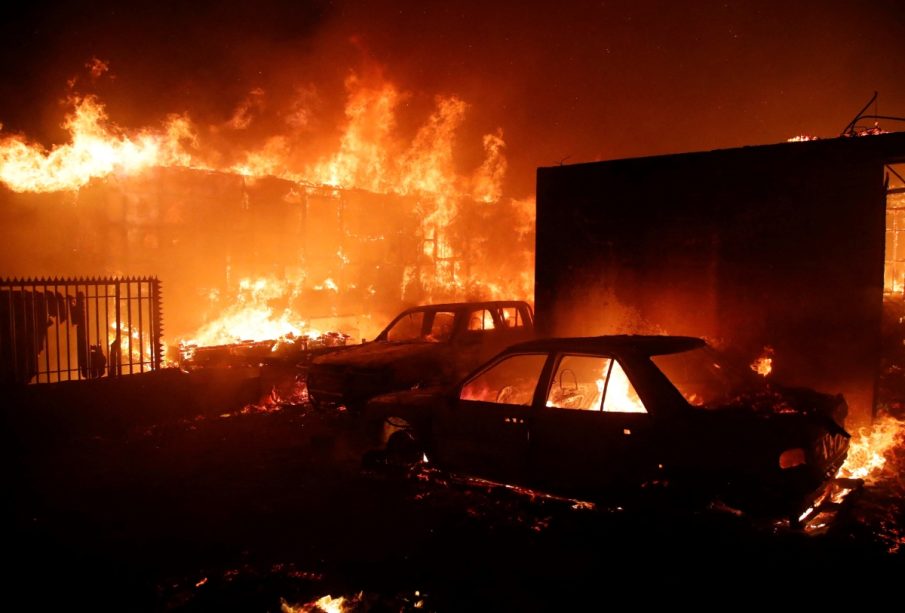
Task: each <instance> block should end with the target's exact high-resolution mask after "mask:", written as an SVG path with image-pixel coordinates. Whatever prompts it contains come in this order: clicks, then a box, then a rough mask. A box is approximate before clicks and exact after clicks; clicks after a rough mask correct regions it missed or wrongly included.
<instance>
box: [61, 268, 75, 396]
mask: <svg viewBox="0 0 905 613" xmlns="http://www.w3.org/2000/svg"><path fill="white" fill-rule="evenodd" d="M63 292H64V293H63V295H64V296H65V297H66V321H67V324H66V380H67V381H71V380H72V370H71V368H70V367H71V364H70V363H69V362H70V358H71V356H72V346H71V345H70V342H71V337H72V332H71V330H72V320H73V310H74V309H72V302H71V301H70V299H69V298H70V296H69V283H68V282H64V283H63Z"/></svg>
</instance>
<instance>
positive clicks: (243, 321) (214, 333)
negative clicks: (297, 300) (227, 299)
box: [184, 277, 317, 346]
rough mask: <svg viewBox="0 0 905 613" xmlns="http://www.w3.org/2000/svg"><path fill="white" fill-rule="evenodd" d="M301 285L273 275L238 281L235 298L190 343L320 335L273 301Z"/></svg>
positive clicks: (287, 294)
mask: <svg viewBox="0 0 905 613" xmlns="http://www.w3.org/2000/svg"><path fill="white" fill-rule="evenodd" d="M298 290H299V288H298V285H296V284H293V283H289V282H286V281H282V280H280V279H276V278H274V277H259V278H256V279H252V278H246V279H242V280H241V281H240V282H239V292H238V294H237V296H236V298H235V301H234V302H232V303H231V304H229V305H228V306H227V307H226V308H224V309H223V311H222V312H221V313H220V315H219V317H217V318H216V319H215V320H213V321H211V322H208V323H206V324H204V325H203V326H202V327H201V328H200V329H199V330H198V331H197V333H196V334H195V335H194V337H193V338H192V339H188V340H185V341H184V342H185V343H186V344H191V345H201V346H210V345H227V344H230V343H236V342H239V341H265V340H274V339H280V338H285V337H290V336H301V335H302V334H309V335H310V334H313V335H315V336H316V335H317V332H312V331H310V330H308V329H307V325H306V322H304V321H303V320H301V319H299V318H298V316H297V315H295V313H294V312H293V311H292V310H291V309H288V308H286V309H283V310H282V311H280V312H279V313H276V312H274V308H273V307H272V306H271V302H272V301H274V300H277V299H284V298H291V297H292V296H294V295H296V294H297V293H298Z"/></svg>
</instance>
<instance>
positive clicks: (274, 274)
mask: <svg viewBox="0 0 905 613" xmlns="http://www.w3.org/2000/svg"><path fill="white" fill-rule="evenodd" d="M96 63H97V61H95V64H92V66H95V65H96ZM100 65H101V66H105V65H104V64H103V63H100ZM346 86H347V96H348V98H347V101H346V113H345V122H346V123H345V125H344V126H343V127H342V131H341V133H340V135H339V142H338V144H336V143H335V147H334V148H333V149H331V150H329V151H327V152H324V151H319V152H317V153H311V152H309V155H308V159H307V161H299V160H298V157H299V156H298V154H297V152H296V153H295V154H293V153H292V152H290V150H291V149H292V144H291V143H288V139H287V137H286V136H279V137H273V138H271V139H270V140H269V141H268V143H267V145H265V146H263V147H261V148H259V149H254V150H246V149H241V148H240V149H235V150H234V149H229V147H227V149H228V150H227V151H225V152H224V151H223V150H222V146H223V145H222V143H219V144H218V145H217V146H215V145H214V144H212V141H214V140H215V138H214V136H215V135H217V134H220V132H222V131H223V130H227V129H228V130H233V131H235V130H239V129H241V128H242V127H243V126H245V125H246V124H247V123H249V122H250V121H251V118H250V113H252V110H250V107H249V105H252V103H253V102H254V101H256V100H258V101H259V100H260V99H261V97H262V96H263V95H264V94H263V92H261V91H256V92H252V94H250V95H249V100H250V101H251V102H248V101H246V102H248V104H245V105H244V106H241V108H239V109H237V111H236V114H235V115H234V116H233V117H232V118H230V120H229V122H227V124H228V126H226V127H224V126H213V127H211V126H208V127H207V128H205V127H202V126H198V125H195V124H193V123H192V122H191V120H190V119H189V118H188V117H187V116H173V117H170V119H169V120H168V122H167V123H166V125H164V126H162V127H160V128H156V129H150V128H149V129H145V130H138V131H131V132H130V131H127V130H124V129H121V128H119V127H118V126H116V125H115V124H113V123H112V122H111V121H109V119H108V118H107V116H106V113H105V109H104V106H103V104H102V103H101V102H100V101H99V100H98V99H96V98H93V97H91V96H78V95H73V96H72V97H71V99H70V100H69V103H70V104H71V107H70V112H69V114H68V115H67V117H66V119H65V122H64V125H63V127H64V129H65V130H66V131H67V132H68V135H69V141H68V142H67V143H64V144H61V145H57V146H55V147H52V148H50V149H46V148H44V147H42V146H41V145H38V144H35V143H32V142H30V141H28V139H27V138H26V137H24V136H19V135H7V136H5V137H4V138H3V139H2V140H0V180H2V182H3V183H4V187H3V188H2V194H0V201H2V206H0V217H2V222H3V223H2V224H0V227H2V229H0V234H2V241H0V242H2V244H3V247H2V249H3V252H2V254H0V255H2V261H3V273H4V275H7V276H10V277H14V276H20V277H26V276H27V277H40V276H59V275H64V276H69V277H77V276H88V275H98V274H101V275H106V276H111V277H118V276H124V275H140V276H146V275H151V274H153V275H156V276H157V277H158V278H159V279H160V281H161V283H162V284H163V286H164V287H165V288H166V296H167V298H166V304H165V307H166V331H167V332H166V334H167V342H168V343H169V344H174V343H175V342H176V341H179V340H183V341H186V342H190V343H195V344H199V345H215V344H223V343H233V342H237V341H260V340H266V339H276V338H279V337H283V336H296V337H298V336H299V335H302V334H311V333H313V334H317V333H318V331H319V330H338V331H341V332H345V333H348V334H351V335H352V336H353V337H357V338H360V337H368V336H372V335H373V334H374V333H376V331H377V330H379V328H380V327H381V326H382V324H383V323H384V320H385V319H386V317H388V316H389V314H391V313H394V312H396V311H398V310H399V309H400V308H401V307H402V306H403V305H410V304H416V303H422V302H429V301H442V300H451V299H461V298H491V297H501V296H506V297H509V296H513V295H514V296H518V297H528V296H529V295H530V293H531V292H532V286H531V282H532V281H531V257H532V243H533V207H532V206H531V204H532V202H531V201H530V200H527V201H518V200H513V199H507V198H504V197H503V195H502V192H501V189H500V181H501V180H502V177H503V175H504V174H505V170H506V161H505V157H504V147H505V143H504V142H503V139H502V134H501V133H499V132H497V133H491V134H487V135H485V136H484V139H483V151H484V157H483V160H482V161H481V162H480V163H479V164H478V166H477V167H476V168H472V169H471V170H469V171H461V170H460V168H459V166H460V165H458V166H457V164H456V163H454V160H453V145H454V142H455V139H456V135H457V130H458V128H459V126H460V124H461V122H462V119H463V117H464V114H465V112H466V109H467V105H466V103H465V102H464V101H462V100H460V99H458V98H455V97H445V98H444V97H440V98H437V100H436V107H435V109H434V111H433V113H432V114H430V115H429V116H428V117H427V118H426V119H425V120H424V123H423V124H422V125H421V127H419V128H418V129H416V130H415V132H414V136H413V137H412V140H411V141H410V142H409V141H404V139H400V137H398V136H397V135H396V134H395V133H394V131H393V130H394V126H395V122H396V112H397V107H398V104H399V100H400V99H401V94H400V93H399V92H398V91H397V90H396V88H395V87H394V86H393V85H392V84H390V83H388V82H385V81H380V82H378V83H376V84H375V83H363V82H361V80H359V79H358V78H357V77H355V76H354V75H353V76H351V77H350V78H349V79H348V80H347V82H346ZM286 121H289V120H288V119H287V120H286ZM290 123H291V122H290ZM205 130H207V131H206V132H205ZM201 133H204V134H206V135H207V137H209V141H208V143H207V144H206V143H204V142H202V141H203V140H204V139H203V138H202V137H201V136H200V134H201ZM199 139H201V140H199ZM208 145H209V146H208ZM218 146H219V147H221V148H220V150H217V148H218ZM501 238H502V239H503V240H500V239H501ZM100 344H101V345H104V346H106V345H109V343H108V342H106V341H105V342H102V343H100Z"/></svg>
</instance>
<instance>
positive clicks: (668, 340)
mask: <svg viewBox="0 0 905 613" xmlns="http://www.w3.org/2000/svg"><path fill="white" fill-rule="evenodd" d="M706 345H707V343H706V342H705V341H704V340H703V339H700V338H695V337H693V336H645V335H635V334H621V335H613V336H583V337H568V338H542V339H537V340H533V341H526V342H524V343H518V344H516V345H512V346H511V347H509V349H508V350H507V351H508V352H510V353H511V352H519V351H577V352H588V353H598V352H600V353H608V352H613V353H622V352H631V353H635V354H642V355H648V356H651V355H665V354H669V353H679V352H681V351H688V350H690V349H697V348H698V347H704V346H706Z"/></svg>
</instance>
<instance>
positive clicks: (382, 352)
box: [314, 341, 446, 368]
mask: <svg viewBox="0 0 905 613" xmlns="http://www.w3.org/2000/svg"><path fill="white" fill-rule="evenodd" d="M445 346H446V345H445V344H443V343H430V342H393V341H372V342H370V343H364V344H362V345H355V346H352V347H349V348H347V349H345V350H343V351H337V352H335V353H329V354H327V355H324V356H321V357H319V358H317V359H316V360H314V364H315V365H316V366H317V365H325V366H328V365H329V366H351V367H356V368H380V367H383V366H392V365H397V364H399V363H401V362H414V361H418V360H421V359H424V358H428V357H430V356H434V355H436V354H437V353H439V352H441V351H443V349H444V348H445Z"/></svg>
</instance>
